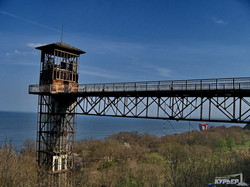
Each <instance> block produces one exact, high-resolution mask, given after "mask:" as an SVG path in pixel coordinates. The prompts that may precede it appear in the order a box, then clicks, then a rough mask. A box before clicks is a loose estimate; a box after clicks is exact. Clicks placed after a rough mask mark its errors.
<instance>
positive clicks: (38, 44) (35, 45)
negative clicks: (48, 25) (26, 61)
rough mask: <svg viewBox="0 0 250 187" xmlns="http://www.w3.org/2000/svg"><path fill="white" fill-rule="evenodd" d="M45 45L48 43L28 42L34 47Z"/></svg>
mask: <svg viewBox="0 0 250 187" xmlns="http://www.w3.org/2000/svg"><path fill="white" fill-rule="evenodd" d="M43 45H46V44H41V43H28V44H27V46H28V47H32V48H36V47H39V46H43Z"/></svg>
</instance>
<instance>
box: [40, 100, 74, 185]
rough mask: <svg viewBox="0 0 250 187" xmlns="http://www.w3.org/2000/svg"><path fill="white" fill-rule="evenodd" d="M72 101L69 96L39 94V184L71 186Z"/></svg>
mask: <svg viewBox="0 0 250 187" xmlns="http://www.w3.org/2000/svg"><path fill="white" fill-rule="evenodd" d="M75 101H76V98H74V97H70V96H66V97H65V96H64V97H60V96H44V95H40V96H39V119H38V131H37V133H38V134H37V161H38V166H39V173H38V175H39V176H38V180H39V186H51V187H52V186H53V187H54V186H56V187H59V186H62V187H68V186H71V185H72V184H71V183H72V181H71V180H72V179H73V177H72V176H71V174H72V172H71V171H72V169H73V154H72V151H73V143H74V129H75V123H76V120H75V114H74V113H75Z"/></svg>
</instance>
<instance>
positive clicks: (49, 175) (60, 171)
mask: <svg viewBox="0 0 250 187" xmlns="http://www.w3.org/2000/svg"><path fill="white" fill-rule="evenodd" d="M36 49H38V50H41V68H40V81H39V86H38V87H37V89H38V90H37V92H36V93H37V94H38V95H39V98H38V100H39V101H38V125H37V162H38V166H39V172H38V173H39V174H38V177H39V179H38V180H39V183H40V184H39V185H40V186H71V180H70V178H71V170H72V167H73V154H72V145H73V142H74V132H75V123H76V120H75V106H76V105H75V102H76V99H77V97H76V96H75V95H74V94H73V93H74V92H77V91H78V64H79V56H80V54H83V53H85V52H84V51H82V50H80V49H78V48H75V47H73V46H70V45H68V44H66V43H63V42H58V43H53V44H49V45H44V46H40V47H37V48H36ZM33 89H36V88H33Z"/></svg>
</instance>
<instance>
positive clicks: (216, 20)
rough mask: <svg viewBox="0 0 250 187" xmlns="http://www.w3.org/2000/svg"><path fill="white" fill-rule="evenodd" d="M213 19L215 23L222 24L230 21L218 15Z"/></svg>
mask: <svg viewBox="0 0 250 187" xmlns="http://www.w3.org/2000/svg"><path fill="white" fill-rule="evenodd" d="M212 19H213V21H214V23H216V24H220V25H226V24H228V23H229V22H228V21H225V20H223V19H219V18H216V17H213V18H212Z"/></svg>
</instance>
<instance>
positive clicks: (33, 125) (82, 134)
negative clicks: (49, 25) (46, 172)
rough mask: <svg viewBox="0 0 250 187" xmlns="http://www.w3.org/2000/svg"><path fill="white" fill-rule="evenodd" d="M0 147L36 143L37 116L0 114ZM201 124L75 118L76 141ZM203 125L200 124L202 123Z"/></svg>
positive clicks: (184, 129) (188, 128)
mask: <svg viewBox="0 0 250 187" xmlns="http://www.w3.org/2000/svg"><path fill="white" fill-rule="evenodd" d="M0 119H1V120H0V145H3V144H5V143H11V144H13V145H16V146H20V145H22V144H23V143H24V141H25V140H28V139H31V140H35V139H36V133H37V113H36V112H24V111H19V112H16V111H0ZM199 123H201V122H190V121H189V122H187V121H178V122H177V121H169V120H160V119H141V118H140V119H138V118H124V117H123V118H122V117H106V116H88V115H77V125H76V129H75V132H76V134H75V139H76V141H79V140H84V139H105V138H106V137H108V136H110V135H113V134H116V133H119V132H138V133H140V134H151V135H155V136H157V137H161V136H165V135H170V134H178V133H183V132H187V131H193V130H199ZM202 123H204V122H202ZM208 125H209V126H210V127H211V126H226V127H229V126H235V125H237V126H241V127H244V126H245V124H227V123H214V122H213V123H212V122H208Z"/></svg>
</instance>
